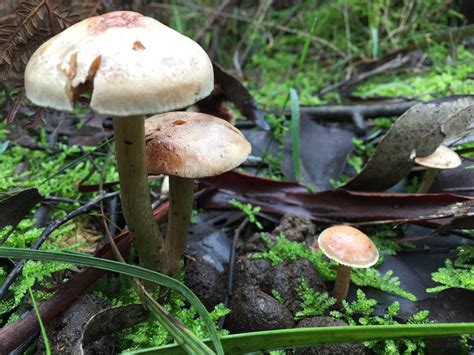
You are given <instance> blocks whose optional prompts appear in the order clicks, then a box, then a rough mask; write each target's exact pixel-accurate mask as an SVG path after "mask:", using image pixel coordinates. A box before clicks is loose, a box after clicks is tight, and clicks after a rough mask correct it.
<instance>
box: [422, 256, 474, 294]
mask: <svg viewBox="0 0 474 355" xmlns="http://www.w3.org/2000/svg"><path fill="white" fill-rule="evenodd" d="M431 277H432V279H433V281H436V282H438V283H440V284H442V285H440V286H436V287H432V288H428V289H427V290H426V292H439V291H443V290H446V289H448V288H452V287H456V288H465V289H466V290H471V291H474V265H470V266H466V267H455V266H454V265H453V262H452V261H451V260H449V259H447V260H446V261H445V263H444V267H442V268H439V269H438V271H436V272H434V273H433V274H431Z"/></svg>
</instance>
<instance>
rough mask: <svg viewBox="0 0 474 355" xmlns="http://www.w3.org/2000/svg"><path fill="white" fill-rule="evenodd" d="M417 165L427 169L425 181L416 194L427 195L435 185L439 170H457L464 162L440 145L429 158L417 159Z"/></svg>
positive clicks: (454, 153)
mask: <svg viewBox="0 0 474 355" xmlns="http://www.w3.org/2000/svg"><path fill="white" fill-rule="evenodd" d="M415 163H417V164H418V165H421V166H424V167H426V172H425V175H424V176H423V180H422V181H421V184H420V186H419V187H418V190H417V191H416V192H417V193H426V192H428V190H429V189H430V187H431V185H432V184H433V180H434V178H435V176H436V173H437V172H438V170H442V169H454V168H457V167H458V166H460V165H461V163H462V161H461V158H460V156H459V155H458V154H457V153H456V152H454V151H452V150H451V149H449V148H448V147H445V146H444V145H440V146H439V147H438V148H436V150H435V151H434V152H433V154H431V155H428V156H427V157H419V158H415Z"/></svg>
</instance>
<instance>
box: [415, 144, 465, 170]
mask: <svg viewBox="0 0 474 355" xmlns="http://www.w3.org/2000/svg"><path fill="white" fill-rule="evenodd" d="M415 163H417V164H419V165H421V166H426V167H427V168H434V169H454V168H457V167H458V166H459V165H461V163H462V161H461V158H460V157H459V155H458V154H457V153H456V152H454V151H452V150H451V149H449V148H448V147H445V146H444V145H440V146H439V147H438V148H436V150H435V151H434V153H433V154H431V155H428V156H427V157H419V158H415Z"/></svg>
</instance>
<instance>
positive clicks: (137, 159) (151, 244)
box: [113, 115, 166, 272]
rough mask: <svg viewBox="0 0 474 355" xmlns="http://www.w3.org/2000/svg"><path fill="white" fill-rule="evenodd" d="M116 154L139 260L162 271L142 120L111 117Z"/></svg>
mask: <svg viewBox="0 0 474 355" xmlns="http://www.w3.org/2000/svg"><path fill="white" fill-rule="evenodd" d="M113 124H114V135H115V150H116V155H117V165H118V171H119V177H120V194H121V198H122V209H123V213H124V215H125V220H126V221H127V224H128V229H129V230H130V232H131V233H132V235H133V237H134V239H135V246H136V248H137V252H138V257H139V258H140V262H141V264H142V265H143V266H144V267H146V268H147V269H151V270H158V271H161V272H166V270H163V265H165V264H164V263H165V262H166V260H162V258H160V256H162V255H163V253H162V250H163V237H162V235H161V231H160V228H159V226H158V225H157V223H156V222H155V221H154V219H153V210H152V208H151V202H150V190H149V187H148V175H147V171H146V162H145V128H144V127H145V117H144V116H143V115H141V116H137V117H133V118H132V117H114V118H113Z"/></svg>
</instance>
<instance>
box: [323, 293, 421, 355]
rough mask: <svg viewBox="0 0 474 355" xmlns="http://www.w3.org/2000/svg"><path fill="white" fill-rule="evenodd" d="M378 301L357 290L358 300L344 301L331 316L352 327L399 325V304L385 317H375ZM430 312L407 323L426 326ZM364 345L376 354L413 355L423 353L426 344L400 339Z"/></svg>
mask: <svg viewBox="0 0 474 355" xmlns="http://www.w3.org/2000/svg"><path fill="white" fill-rule="evenodd" d="M376 305H377V301H375V300H373V299H368V298H367V297H366V295H365V293H364V292H363V291H362V290H357V295H356V299H355V300H354V301H352V302H350V303H349V302H347V301H345V300H343V301H342V309H341V310H340V311H337V310H333V311H331V312H330V315H331V316H333V317H335V318H338V319H342V320H344V321H345V322H346V323H348V324H350V325H392V324H399V323H398V322H397V321H396V320H395V317H396V316H397V314H398V312H399V311H400V304H399V303H398V302H394V303H392V304H391V305H390V306H388V307H387V309H386V311H385V312H384V314H383V316H378V315H375V314H374V313H375V307H376ZM428 316H429V312H428V311H420V312H418V313H415V314H413V315H411V316H410V318H409V319H408V321H407V323H409V324H425V323H427V322H428ZM364 345H365V346H366V347H367V348H369V349H371V350H372V351H373V352H375V353H376V354H400V353H402V352H403V354H413V353H420V352H423V349H424V342H423V341H422V340H413V339H400V340H386V341H369V342H364Z"/></svg>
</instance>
